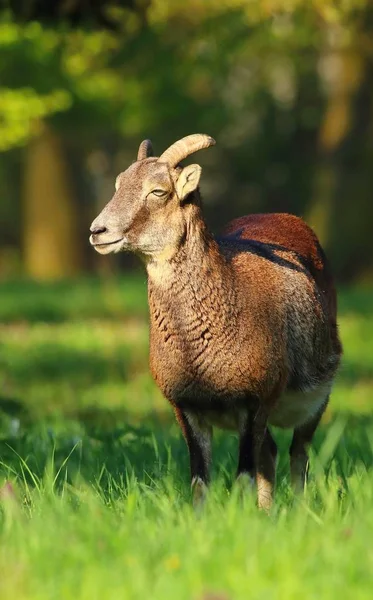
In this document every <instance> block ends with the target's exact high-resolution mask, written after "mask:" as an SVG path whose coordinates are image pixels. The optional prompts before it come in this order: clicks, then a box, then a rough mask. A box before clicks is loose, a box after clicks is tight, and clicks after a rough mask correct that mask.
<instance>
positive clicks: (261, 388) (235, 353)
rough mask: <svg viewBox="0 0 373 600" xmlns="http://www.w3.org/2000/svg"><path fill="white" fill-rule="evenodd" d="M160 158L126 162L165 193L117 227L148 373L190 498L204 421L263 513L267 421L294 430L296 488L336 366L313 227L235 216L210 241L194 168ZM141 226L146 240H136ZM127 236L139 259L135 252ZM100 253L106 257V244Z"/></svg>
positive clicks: (205, 451) (330, 304) (269, 473)
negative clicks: (229, 439) (141, 315)
mask: <svg viewBox="0 0 373 600" xmlns="http://www.w3.org/2000/svg"><path fill="white" fill-rule="evenodd" d="M192 137H198V136H190V138H192ZM201 137H202V136H201ZM190 138H185V140H186V141H187V140H188V139H190ZM210 139H211V138H210ZM185 140H184V141H183V143H184V144H185V145H187V144H186V142H185ZM180 143H181V142H178V143H177V144H180ZM177 144H175V146H176V145H177ZM167 152H169V151H167ZM171 154H172V153H171ZM165 156H166V158H167V153H165V154H164V155H163V156H162V157H161V158H160V159H157V160H156V161H155V159H150V158H148V157H147V156H146V157H145V158H142V159H141V161H140V162H138V163H135V165H139V168H138V170H137V177H138V180H139V181H140V182H141V169H143V171H144V174H146V176H147V177H149V178H150V179H152V177H153V175H152V171H153V169H154V167H156V169H157V168H158V169H159V167H161V173H158V174H157V175H156V176H155V179H156V180H157V181H159V180H161V181H162V189H163V187H164V186H167V185H168V186H169V188H170V189H171V190H172V189H173V196H172V197H171V192H170V199H169V201H168V202H166V203H164V205H163V207H162V210H163V215H162V217H161V212H160V210H161V209H160V207H158V206H156V207H155V208H154V213H153V212H152V207H151V208H149V207H147V206H146V205H145V207H144V204H142V206H141V207H140V208H139V209H138V210H137V211H136V214H135V215H134V216H132V217H131V219H130V225H129V226H128V219H127V220H126V222H125V224H126V226H125V227H123V226H122V229H119V231H121V232H122V233H123V231H124V232H125V233H126V235H125V236H124V238H125V240H126V244H125V246H127V244H128V245H129V246H130V247H131V246H135V247H134V248H133V249H135V250H136V251H138V252H140V254H142V255H143V257H144V259H145V263H146V268H147V273H148V301H149V314H150V367H151V371H152V374H153V377H154V379H155V381H156V383H157V384H158V386H159V387H160V389H161V390H162V392H163V393H164V395H165V396H166V398H167V399H168V400H169V401H170V402H171V404H172V406H173V407H174V410H175V414H176V417H177V419H178V421H179V423H180V425H181V428H182V430H183V433H184V436H185V438H186V441H187V444H188V447H189V452H190V459H191V473H192V481H193V484H194V488H195V496H196V497H199V496H200V495H201V493H202V492H203V490H204V487H205V485H206V483H207V482H208V467H209V462H210V446H211V435H212V426H214V425H216V426H218V427H222V428H224V429H225V428H226V429H234V430H236V431H237V432H238V434H239V436H240V452H239V462H238V475H242V474H249V475H250V476H256V479H257V484H258V502H259V505H260V506H261V507H263V508H269V506H270V504H271V500H272V493H273V486H274V477H275V454H276V447H275V443H274V441H273V440H272V437H271V435H270V432H269V429H268V424H270V425H271V424H272V425H275V426H278V427H285V428H292V429H294V438H293V443H292V446H291V471H292V478H293V481H294V483H295V485H297V486H300V487H301V486H303V483H304V478H305V473H306V463H307V455H306V446H307V445H308V444H309V443H310V441H311V439H312V436H313V433H314V431H315V429H316V427H317V425H318V423H319V420H320V417H321V415H322V413H323V411H324V409H325V407H326V404H327V402H328V398H329V393H330V390H331V387H332V383H333V378H334V376H335V373H336V370H337V367H338V363H339V358H340V354H341V345H340V342H339V338H338V333H337V323H336V294H335V288H334V285H333V281H332V277H331V274H330V270H329V267H328V264H327V261H326V258H325V255H324V253H323V251H322V249H321V247H320V244H319V242H318V240H317V238H316V236H315V234H314V233H313V231H312V230H311V229H310V228H309V227H308V226H307V225H306V224H305V223H304V222H303V221H302V220H301V219H299V218H298V217H295V216H292V215H287V214H276V213H274V214H264V215H250V216H247V217H242V218H239V219H236V220H235V221H232V222H231V223H230V224H229V225H228V226H227V228H226V230H225V231H224V233H223V235H222V236H221V237H220V238H218V239H215V238H214V237H213V236H212V235H211V234H210V232H209V231H208V229H207V227H206V225H205V221H204V219H203V215H202V210H201V202H200V196H199V190H198V181H199V173H200V171H199V172H198V178H197V181H196V182H195V181H193V183H192V187H191V185H190V179H191V176H190V170H191V167H197V165H192V166H191V167H186V168H185V169H184V170H181V169H180V167H179V166H178V164H179V161H178V162H176V163H175V164H171V165H170V164H169V163H168V162H167V161H166V160H163V161H162V158H163V159H164V157H165ZM177 158H179V156H178V157H177ZM135 165H132V167H130V168H129V169H128V171H127V172H126V173H128V172H129V171H130V169H134V167H135ZM141 165H142V167H141ZM146 167H148V171H146V170H145V169H146ZM149 167H150V175H149ZM163 167H164V168H165V169H166V172H167V174H168V182H167V184H166V183H165V182H166V180H167V177H166V174H165V172H164V171H165V169H164V168H163ZM199 169H200V168H199ZM183 171H184V172H186V173H185V176H183ZM123 175H125V174H123ZM130 175H131V174H130ZM192 175H193V172H192ZM143 177H144V175H143ZM157 177H158V179H157ZM183 178H184V180H185V181H183ZM128 181H129V184H130V181H131V180H130V179H129V180H128ZM188 183H189V186H188ZM136 185H138V184H137V180H136V181H135V182H134V186H133V187H135V188H136ZM154 185H155V184H154ZM157 185H158V184H157ZM156 187H157V186H156ZM150 188H151V186H150ZM185 188H187V190H185ZM189 188H191V189H189ZM119 190H120V187H119ZM155 191H156V192H159V191H160V190H157V189H156V190H155ZM185 191H187V193H186V194H185ZM183 192H184V195H183ZM155 196H156V197H159V196H158V194H155ZM175 196H176V198H175ZM115 199H116V196H114V199H113V201H112V202H113V203H114V208H115ZM117 206H119V204H118V203H117ZM109 207H110V203H109V205H108V206H107V207H106V209H104V211H103V213H102V215H104V216H105V211H107V215H109V218H106V223H110V218H111V219H112V215H110V212H109ZM129 210H131V209H129ZM153 215H155V216H153ZM157 217H158V221H157V227H155V225H154V219H155V218H157ZM152 218H153V230H154V229H155V230H156V231H155V232H154V231H153V236H152V234H151V224H152ZM149 220H150V226H149V227H148V229H149V232H150V233H149V234H146V235H144V225H145V224H146V225H147V224H148V222H149ZM159 221H161V223H162V227H161V228H159ZM119 222H120V221H119ZM97 223H98V226H99V227H98V226H97ZM103 227H104V229H105V231H102V228H103ZM166 227H168V228H170V229H171V230H172V229H173V231H174V232H175V235H172V234H171V233H169V231H168V230H167V229H166ZM157 228H158V229H157ZM160 229H161V230H160ZM92 230H93V236H92V238H93V239H92V242H95V241H96V238H95V236H100V235H101V239H102V234H105V233H106V232H107V231H108V227H107V225H106V224H105V219H103V218H102V216H101V215H100V216H99V217H98V220H96V221H95V222H94V223H93V229H92ZM117 230H118V227H117ZM145 231H147V229H146V226H145ZM162 231H163V233H164V238H165V239H164V242H162V241H161V238H162V235H161V233H162ZM131 233H132V235H133V239H134V240H136V241H134V242H133V241H132V238H131ZM127 236H128V237H127ZM114 237H115V235H114ZM139 238H140V239H141V240H142V241H141V242H140V246H142V248H144V247H146V249H147V251H146V252H144V251H141V247H140V250H139V242H138V240H139ZM150 240H152V241H151V242H150ZM113 243H117V242H116V241H114V242H113ZM110 244H111V242H109V244H108V245H110ZM95 246H96V247H97V246H99V244H95ZM150 247H151V250H150V251H149V248H150ZM98 249H99V248H98ZM101 250H103V251H104V252H106V244H105V245H101Z"/></svg>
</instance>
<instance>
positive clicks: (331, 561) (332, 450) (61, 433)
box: [0, 276, 373, 600]
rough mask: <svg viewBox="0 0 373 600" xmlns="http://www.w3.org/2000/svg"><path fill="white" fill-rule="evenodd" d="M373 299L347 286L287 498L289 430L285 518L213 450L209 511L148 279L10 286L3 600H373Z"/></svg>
mask: <svg viewBox="0 0 373 600" xmlns="http://www.w3.org/2000/svg"><path fill="white" fill-rule="evenodd" d="M372 297H373V293H372V290H369V289H367V290H344V291H342V292H341V294H340V312H341V318H340V324H341V333H342V339H343V343H344V347H345V356H344V362H343V366H342V368H341V371H340V375H339V379H338V384H337V385H336V387H335V390H334V393H333V396H332V401H331V404H330V408H329V409H328V411H327V413H326V415H325V418H324V422H323V426H322V427H321V428H320V430H319V432H318V434H317V436H316V439H315V443H314V446H313V450H312V453H311V477H310V481H309V484H308V488H307V491H306V494H305V497H304V498H303V497H302V498H299V499H296V498H293V497H292V494H291V491H290V489H289V475H288V464H287V446H288V444H289V434H288V433H286V432H285V433H284V432H281V431H275V432H274V433H275V437H276V440H277V441H278V444H279V447H280V450H281V459H280V463H279V473H278V480H277V496H276V503H275V507H274V509H273V512H272V514H271V515H270V516H265V515H263V514H259V513H258V511H257V510H256V508H255V503H254V499H253V498H252V497H251V496H250V495H248V497H247V498H246V499H245V500H244V501H242V499H241V498H240V497H239V495H238V493H237V490H236V489H235V487H234V485H233V477H232V476H233V474H234V471H235V462H236V449H237V440H236V439H235V436H233V435H232V434H229V433H219V432H217V435H216V437H215V440H214V471H213V480H214V483H213V486H212V489H211V493H210V496H209V500H208V503H207V505H206V507H205V510H204V511H203V513H202V514H200V515H198V516H197V515H195V514H194V513H193V511H192V509H191V506H190V492H189V481H188V459H187V452H186V448H185V446H184V442H183V440H182V438H181V435H180V432H179V430H178V428H177V427H176V425H175V424H174V422H173V415H172V413H171V411H170V409H169V407H168V405H167V403H166V401H165V400H164V399H163V398H162V396H161V395H160V393H159V392H158V391H157V389H156V388H155V386H154V384H153V383H152V381H151V378H150V376H149V373H148V367H147V340H148V331H147V316H146V315H147V309H146V286H145V280H144V277H141V276H131V277H126V278H125V279H122V280H121V281H120V282H119V283H118V282H114V281H107V282H105V283H99V282H97V281H88V280H87V281H85V282H79V283H64V284H59V285H44V286H42V285H37V284H30V283H19V282H18V283H17V282H14V283H7V284H2V285H1V286H0V323H1V325H0V381H1V388H0V598H1V600H16V599H17V600H22V599H24V598H30V599H35V600H41V599H46V600H51V599H59V598H61V599H64V600H65V599H66V600H69V599H70V598H71V599H76V600H80V599H87V600H88V599H89V600H95V599H96V598H97V599H100V600H106V599H113V600H114V599H115V600H116V599H127V598H128V599H131V600H132V599H134V600H135V599H136V600H140V599H141V600H145V599H149V600H150V599H151V600H153V599H154V600H168V599H174V598H175V599H178V600H189V599H191V600H212V599H213V598H214V599H216V600H218V599H219V600H236V599H237V600H241V599H242V600H243V599H247V598H252V599H262V598H263V599H264V598H265V599H266V600H271V599H274V600H291V599H293V598H294V599H297V600H298V599H299V598H302V600H305V599H313V598H317V599H318V600H321V599H324V598H325V599H326V598H328V599H329V598H330V599H334V598H338V597H339V598H343V599H349V598H354V600H356V599H357V600H359V599H360V598H367V599H368V598H371V597H372V594H373V592H372V590H373V545H372V539H373V472H372V461H373V302H372Z"/></svg>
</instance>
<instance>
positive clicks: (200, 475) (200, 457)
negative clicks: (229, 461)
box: [175, 409, 212, 507]
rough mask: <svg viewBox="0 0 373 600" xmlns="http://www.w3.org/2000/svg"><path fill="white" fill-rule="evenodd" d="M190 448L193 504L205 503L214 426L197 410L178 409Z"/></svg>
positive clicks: (179, 418)
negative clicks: (196, 411)
mask: <svg viewBox="0 0 373 600" xmlns="http://www.w3.org/2000/svg"><path fill="white" fill-rule="evenodd" d="M175 412H176V418H177V420H178V421H179V424H180V426H181V429H182V431H183V434H184V437H185V441H186V443H187V446H188V450H189V458H190V476H191V482H192V494H193V505H194V506H195V507H198V506H200V505H201V504H203V502H204V499H205V497H206V491H207V485H208V483H209V475H210V464H211V441H212V427H211V425H209V424H208V423H206V421H205V420H204V419H203V417H201V416H200V415H198V414H197V413H195V412H191V411H182V410H180V409H176V410H175Z"/></svg>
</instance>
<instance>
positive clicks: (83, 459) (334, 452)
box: [0, 407, 373, 497]
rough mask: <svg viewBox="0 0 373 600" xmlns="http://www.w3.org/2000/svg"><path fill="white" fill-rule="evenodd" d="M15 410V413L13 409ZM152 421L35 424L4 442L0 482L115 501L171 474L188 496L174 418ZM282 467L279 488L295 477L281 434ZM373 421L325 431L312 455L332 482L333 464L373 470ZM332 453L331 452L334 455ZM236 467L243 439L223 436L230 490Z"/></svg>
mask: <svg viewBox="0 0 373 600" xmlns="http://www.w3.org/2000/svg"><path fill="white" fill-rule="evenodd" d="M13 409H14V407H13ZM161 418H162V420H163V422H162V423H161V422H160V419H159V416H158V417H157V418H155V417H154V416H151V415H149V416H148V418H147V419H144V421H143V423H144V424H143V425H141V426H132V425H128V420H127V419H126V414H125V412H124V411H99V412H97V411H96V412H95V411H94V410H93V409H92V411H85V412H84V413H80V414H79V413H77V414H76V415H75V418H74V420H65V421H59V422H54V423H52V422H51V423H49V424H48V423H38V422H35V423H32V422H29V424H28V426H27V427H25V429H24V432H23V433H22V434H20V435H18V436H13V437H8V438H7V439H2V440H1V441H0V461H1V463H0V477H1V479H5V478H9V477H11V478H16V479H19V480H21V481H26V482H27V484H28V485H29V486H31V487H32V486H35V485H37V482H40V481H42V480H43V478H44V477H45V475H46V473H48V472H50V470H51V468H52V470H53V472H54V473H55V474H57V475H56V488H57V489H58V488H59V487H61V486H62V485H63V483H64V482H66V481H67V482H69V483H71V484H72V485H74V482H76V481H77V478H78V479H80V480H82V479H83V480H84V481H85V482H86V483H88V484H89V485H93V486H95V487H99V488H100V493H103V494H106V493H107V494H108V497H109V496H110V497H113V493H114V495H115V494H116V493H117V494H118V495H120V494H123V493H125V492H126V489H127V486H128V484H129V481H132V480H133V479H136V481H138V482H139V483H140V484H142V485H146V486H147V487H150V488H156V487H157V486H159V484H161V483H162V481H164V479H165V478H166V477H168V476H170V477H171V478H172V481H173V482H174V483H175V484H176V485H177V486H178V488H179V489H180V490H181V491H182V492H183V494H188V489H189V461H188V453H187V449H186V445H185V442H184V440H183V438H182V435H181V432H180V431H179V429H178V427H177V426H176V425H175V423H174V420H173V418H172V415H169V414H167V415H164V416H163V415H162V416H161ZM274 434H275V439H276V442H277V443H278V447H279V451H280V452H279V454H280V463H279V469H278V484H279V482H280V481H284V480H288V479H289V467H288V447H289V442H290V434H288V433H284V432H282V431H280V430H275V431H274ZM372 436H373V416H372V417H370V416H369V417H363V416H356V415H346V417H343V418H341V417H339V416H336V417H335V418H334V419H333V420H332V421H331V423H330V424H328V425H326V426H322V427H320V429H319V431H318V432H317V434H316V436H315V440H314V443H313V451H314V452H315V454H316V455H318V456H319V457H321V456H323V457H324V458H323V461H324V464H323V465H322V466H323V468H324V471H325V474H326V476H327V474H328V472H329V470H330V468H331V466H332V465H333V467H332V468H333V469H335V471H336V472H337V474H338V475H339V476H340V477H341V479H342V480H343V481H345V482H346V481H347V479H348V478H349V477H350V476H351V475H352V474H353V473H354V471H355V470H356V468H357V467H359V468H360V467H361V466H363V467H364V468H365V469H366V470H368V471H370V470H371V469H372V466H373V451H372V448H373V445H372V444H371V442H370V440H371V439H373V437H372ZM328 448H329V449H328ZM236 461H237V439H236V437H235V436H234V435H233V434H230V433H227V432H220V431H219V432H217V435H216V436H215V439H214V447H213V473H212V476H213V478H214V479H215V478H222V479H223V480H224V481H225V483H226V485H227V486H230V485H231V483H232V480H233V478H234V474H235V469H236ZM311 476H312V475H311Z"/></svg>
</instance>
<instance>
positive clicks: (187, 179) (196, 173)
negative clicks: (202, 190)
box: [176, 165, 202, 200]
mask: <svg viewBox="0 0 373 600" xmlns="http://www.w3.org/2000/svg"><path fill="white" fill-rule="evenodd" d="M201 173H202V169H201V167H200V166H199V165H188V166H187V167H185V169H183V170H182V171H181V173H180V176H179V179H178V180H177V183H176V192H177V195H178V196H179V198H180V200H184V198H186V197H187V196H188V195H189V194H190V193H191V192H194V190H195V189H197V187H198V184H199V179H200V177H201Z"/></svg>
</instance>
